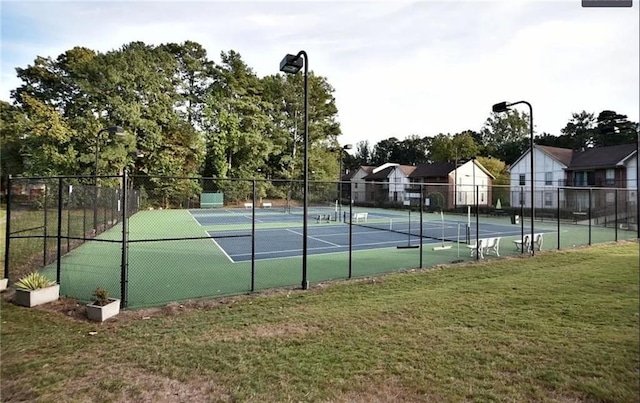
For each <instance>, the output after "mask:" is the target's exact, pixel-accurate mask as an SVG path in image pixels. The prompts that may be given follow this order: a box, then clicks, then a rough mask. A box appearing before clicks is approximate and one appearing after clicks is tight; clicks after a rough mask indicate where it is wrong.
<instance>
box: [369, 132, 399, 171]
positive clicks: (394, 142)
mask: <svg viewBox="0 0 640 403" xmlns="http://www.w3.org/2000/svg"><path fill="white" fill-rule="evenodd" d="M400 155H401V150H400V142H399V140H398V139H397V138H395V137H389V138H388V139H384V140H380V141H379V142H377V143H376V145H374V146H373V156H372V158H371V162H372V163H373V165H382V164H384V163H387V162H398V161H399V160H400Z"/></svg>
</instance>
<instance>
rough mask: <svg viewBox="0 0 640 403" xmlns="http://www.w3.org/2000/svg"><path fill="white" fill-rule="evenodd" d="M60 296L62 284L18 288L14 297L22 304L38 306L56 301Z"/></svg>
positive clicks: (17, 302)
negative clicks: (31, 288) (35, 288)
mask: <svg viewBox="0 0 640 403" xmlns="http://www.w3.org/2000/svg"><path fill="white" fill-rule="evenodd" d="M59 296H60V284H56V285H52V286H51V287H47V288H40V289H38V290H23V289H21V288H16V296H15V298H14V299H13V302H15V303H16V304H17V305H20V306H28V307H32V306H36V305H42V304H46V303H47V302H52V301H56V300H57V299H58V297H59Z"/></svg>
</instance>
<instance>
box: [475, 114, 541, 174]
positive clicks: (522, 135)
mask: <svg viewBox="0 0 640 403" xmlns="http://www.w3.org/2000/svg"><path fill="white" fill-rule="evenodd" d="M529 136H530V134H529V115H527V114H526V113H525V112H519V111H518V110H515V109H513V110H509V111H508V112H506V113H492V114H491V116H490V117H489V118H487V120H486V122H485V124H484V127H483V128H482V131H481V135H480V138H481V143H480V146H481V149H482V152H481V154H482V155H486V156H489V155H491V156H493V157H495V158H498V159H500V160H502V161H505V162H506V163H507V164H511V163H513V162H514V161H515V160H517V159H518V157H520V155H522V153H524V152H525V151H526V150H527V148H528V141H527V140H528V139H529Z"/></svg>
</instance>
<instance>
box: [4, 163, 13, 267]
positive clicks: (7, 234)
mask: <svg viewBox="0 0 640 403" xmlns="http://www.w3.org/2000/svg"><path fill="white" fill-rule="evenodd" d="M11 187H12V185H11V175H9V177H8V178H7V222H6V226H5V228H4V230H5V234H4V235H5V237H4V239H5V243H4V278H6V279H9V250H10V248H9V244H10V241H11Z"/></svg>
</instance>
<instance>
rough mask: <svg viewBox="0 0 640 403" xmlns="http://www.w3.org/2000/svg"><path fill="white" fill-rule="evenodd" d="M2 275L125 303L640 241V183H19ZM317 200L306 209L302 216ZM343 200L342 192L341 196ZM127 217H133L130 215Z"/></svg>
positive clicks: (10, 209) (13, 187)
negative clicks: (28, 276)
mask: <svg viewBox="0 0 640 403" xmlns="http://www.w3.org/2000/svg"><path fill="white" fill-rule="evenodd" d="M9 183H10V186H9V189H10V192H9V194H8V197H7V200H8V205H7V228H6V230H7V232H6V241H7V242H6V249H5V254H6V260H5V262H4V263H5V276H6V277H8V278H9V279H10V280H11V281H12V282H13V281H16V280H17V279H18V278H19V277H20V276H22V275H23V274H25V273H27V272H28V271H33V270H40V271H42V272H43V273H45V274H46V275H48V276H49V277H50V278H52V279H54V280H56V281H57V282H58V283H59V284H60V286H61V293H62V294H63V295H68V296H72V297H75V298H78V299H80V300H83V301H88V300H90V299H91V293H92V292H93V290H94V289H95V288H96V287H102V288H105V289H107V290H108V291H109V293H110V294H111V295H112V296H114V297H117V298H121V299H122V304H123V306H129V307H141V306H152V305H161V304H164V303H168V302H171V301H179V300H187V299H196V298H204V297H214V296H222V295H233V294H240V293H247V292H254V291H258V290H265V289H270V288H281V287H300V286H302V287H306V286H307V284H309V283H311V284H317V283H321V282H326V281H332V280H336V279H348V278H354V277H365V276H373V275H377V274H381V273H386V272H392V271H401V270H407V269H411V268H418V267H428V266H433V265H437V264H443V263H451V262H459V261H465V260H476V259H492V258H497V257H503V256H509V255H523V254H535V253H536V252H537V251H539V250H545V249H561V248H569V247H574V246H578V245H588V244H592V243H600V242H608V241H617V240H623V239H636V238H638V207H637V193H636V190H630V189H609V188H591V189H589V188H569V187H563V188H553V189H549V188H545V189H543V190H540V191H536V193H535V194H534V195H533V196H534V197H533V201H534V203H533V213H534V215H535V220H531V216H532V208H531V206H532V205H531V200H532V198H531V193H528V192H527V191H526V189H525V188H510V187H500V186H487V185H482V186H481V185H478V186H472V185H464V186H463V185H460V186H456V187H454V186H453V185H452V184H450V183H410V182H408V183H388V182H366V183H365V184H364V186H363V185H362V184H361V185H360V188H358V189H355V186H353V184H351V183H350V182H342V183H338V182H320V181H309V184H308V188H307V189H306V191H305V187H304V183H303V182H302V181H300V180H264V179H216V178H175V177H160V176H131V177H129V176H127V175H126V174H124V175H122V176H115V177H99V178H94V177H90V178H86V177H55V178H12V179H10V182H9ZM305 195H306V214H305ZM341 196H342V197H341ZM125 212H126V214H125Z"/></svg>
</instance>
